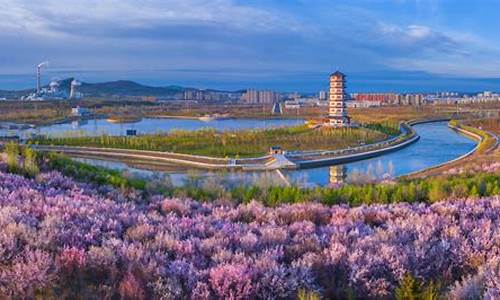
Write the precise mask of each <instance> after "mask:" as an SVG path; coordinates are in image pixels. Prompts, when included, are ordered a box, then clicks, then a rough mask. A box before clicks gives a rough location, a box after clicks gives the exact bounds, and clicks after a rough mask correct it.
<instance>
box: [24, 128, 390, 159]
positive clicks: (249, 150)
mask: <svg viewBox="0 0 500 300" xmlns="http://www.w3.org/2000/svg"><path fill="white" fill-rule="evenodd" d="M395 126H397V125H390V126H389V125H378V126H377V127H376V128H375V127H374V129H370V128H344V129H332V128H320V129H310V128H307V127H306V126H297V127H289V128H276V129H267V130H247V131H234V132H217V131H215V130H214V129H202V130H197V131H180V130H179V131H173V132H171V133H168V134H157V135H144V136H136V137H124V136H100V137H58V138H39V139H37V140H33V141H31V143H38V144H44V145H66V146H89V147H107V148H121V149H137V150H152V151H170V152H177V153H185V154H193V155H205V156H213V157H256V156H260V155H264V154H266V153H267V151H268V149H269V147H270V146H281V147H282V148H283V149H286V150H320V149H332V150H333V149H342V148H347V147H353V146H358V145H360V144H369V143H374V142H377V141H381V140H384V139H387V138H388V137H389V133H397V132H398V131H397V130H395V128H396V127H395ZM375 129H377V130H375Z"/></svg>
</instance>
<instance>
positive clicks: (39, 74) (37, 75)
mask: <svg viewBox="0 0 500 300" xmlns="http://www.w3.org/2000/svg"><path fill="white" fill-rule="evenodd" d="M48 65H49V62H48V61H44V62H42V63H39V64H38V65H37V66H36V93H37V94H40V90H41V87H40V85H41V84H40V77H41V73H42V67H43V66H48Z"/></svg>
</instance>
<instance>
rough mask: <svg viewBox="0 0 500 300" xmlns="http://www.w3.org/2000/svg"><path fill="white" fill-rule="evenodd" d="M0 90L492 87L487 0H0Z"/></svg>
mask: <svg viewBox="0 0 500 300" xmlns="http://www.w3.org/2000/svg"><path fill="white" fill-rule="evenodd" d="M0 6H1V7H0V49H1V52H0V88H3V89H5V88H24V87H29V86H32V85H33V82H34V78H33V74H32V73H33V69H34V65H35V64H36V63H38V62H41V61H44V60H49V61H50V66H49V68H48V69H47V72H46V73H45V77H44V80H46V81H48V80H50V79H51V78H53V77H56V78H65V77H68V76H75V77H78V78H80V79H82V80H85V81H91V82H92V81H94V82H95V81H105V80H115V79H131V80H136V81H139V82H142V83H146V84H153V85H184V86H193V87H201V88H219V89H242V88H247V87H256V88H273V89H277V90H281V91H306V92H313V91H317V90H319V89H322V88H324V87H325V86H326V84H327V76H328V74H329V73H330V72H331V71H333V70H335V69H340V70H342V71H344V72H345V73H347V75H348V76H349V77H348V78H349V87H350V91H352V92H357V91H409V92H418V91H430V92H432V91H437V90H454V91H479V90H485V89H488V90H500V88H498V87H499V86H500V79H499V78H500V40H499V39H498V33H499V29H498V28H500V18H498V14H499V13H500V1H497V0H475V1H470V0H468V1H466V0H442V1H439V0H386V1H382V0H267V1H256V0H250V1H242V0H212V1H205V0H87V1H74V0H67V1H59V0H38V1H31V0H1V1H0Z"/></svg>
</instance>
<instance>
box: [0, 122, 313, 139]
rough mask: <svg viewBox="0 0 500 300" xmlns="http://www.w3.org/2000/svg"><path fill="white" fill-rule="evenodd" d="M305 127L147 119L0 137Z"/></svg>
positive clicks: (73, 125)
mask: <svg viewBox="0 0 500 300" xmlns="http://www.w3.org/2000/svg"><path fill="white" fill-rule="evenodd" d="M298 124H304V120H301V119H270V120H258V119H221V120H213V121H208V122H204V121H200V120H188V119H154V118H146V119H142V120H141V121H140V122H136V123H128V124H117V123H110V122H108V121H107V120H105V119H96V120H88V121H75V122H71V123H63V124H54V125H50V126H42V127H38V128H34V129H26V130H5V129H0V136H1V135H14V134H17V135H21V136H23V137H27V136H29V135H30V134H33V133H35V134H43V135H50V136H84V135H85V136H98V135H103V134H107V135H125V134H126V131H127V130H128V129H135V130H137V134H151V133H153V134H154V133H159V132H169V131H172V130H175V129H182V130H197V129H202V128H214V129H216V130H218V131H231V130H240V129H263V128H274V127H284V126H293V125H298Z"/></svg>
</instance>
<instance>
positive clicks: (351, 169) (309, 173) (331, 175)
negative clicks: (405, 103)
mask: <svg viewBox="0 0 500 300" xmlns="http://www.w3.org/2000/svg"><path fill="white" fill-rule="evenodd" d="M414 128H415V130H416V131H417V133H418V134H419V135H420V140H419V141H418V142H416V143H414V144H412V145H410V146H408V147H406V148H404V149H402V150H399V151H396V152H392V153H389V154H386V155H383V156H380V157H376V158H371V159H367V160H363V161H358V162H353V163H348V164H345V165H337V166H331V167H321V168H314V169H302V170H282V171H272V172H209V171H199V170H198V171H194V170H188V171H172V172H153V171H148V170H143V169H138V168H134V167H130V166H127V165H126V164H124V163H120V162H112V161H101V160H95V159H78V160H80V161H84V162H87V163H90V164H94V165H100V166H105V167H109V168H114V169H120V170H128V171H129V172H131V173H135V174H137V175H139V176H157V177H168V180H169V181H171V182H172V184H174V185H176V186H179V185H184V184H186V183H188V182H189V183H190V184H197V185H209V186H213V185H214V184H215V185H222V186H226V187H234V186H241V185H248V184H256V185H264V186H265V185H286V184H296V185H300V186H303V187H311V186H327V185H330V184H336V183H340V182H366V181H373V180H381V179H385V178H394V177H398V176H402V175H406V174H409V173H412V172H416V171H420V170H423V169H426V168H430V167H433V166H436V165H439V164H442V163H444V162H447V161H450V160H453V159H455V158H457V157H460V156H461V155H464V154H466V153H467V152H469V151H471V150H472V149H474V147H475V146H476V142H475V141H473V140H471V139H469V138H467V137H465V136H463V135H460V134H458V133H456V132H455V131H453V130H451V129H450V128H449V127H448V126H447V122H435V123H424V124H419V125H415V126H414ZM163 179H164V178H162V180H163Z"/></svg>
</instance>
